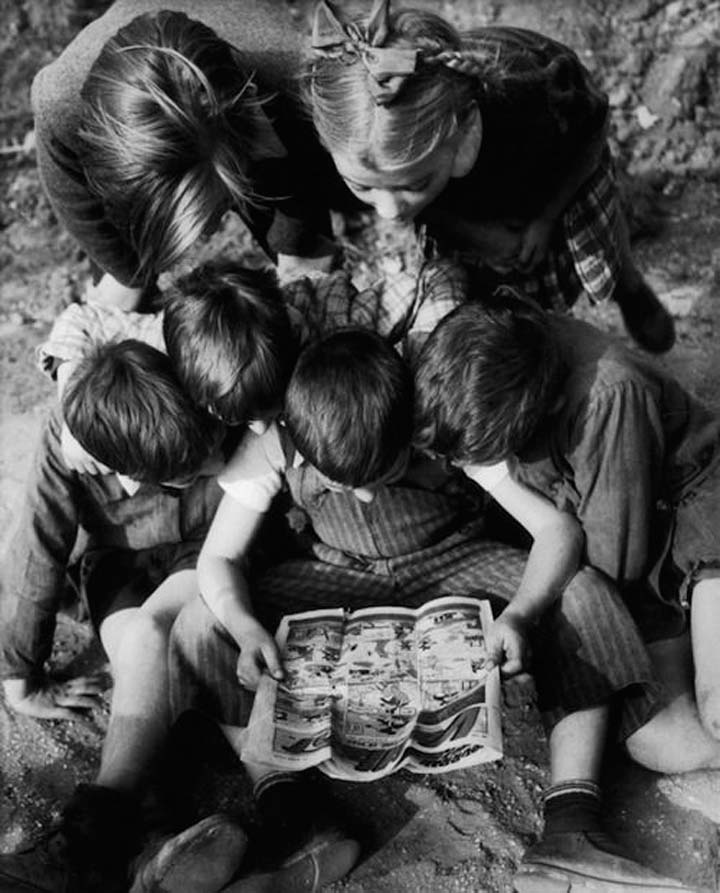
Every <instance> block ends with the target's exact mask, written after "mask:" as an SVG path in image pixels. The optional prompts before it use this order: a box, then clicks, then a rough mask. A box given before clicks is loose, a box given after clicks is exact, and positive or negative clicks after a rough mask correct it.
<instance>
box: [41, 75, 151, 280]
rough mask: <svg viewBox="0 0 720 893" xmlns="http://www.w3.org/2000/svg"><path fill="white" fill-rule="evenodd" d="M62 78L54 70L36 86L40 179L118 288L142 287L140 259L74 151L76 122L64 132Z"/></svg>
mask: <svg viewBox="0 0 720 893" xmlns="http://www.w3.org/2000/svg"><path fill="white" fill-rule="evenodd" d="M57 73H58V71H57V68H56V67H55V66H54V65H50V66H48V67H47V68H45V69H43V70H42V71H40V72H39V73H38V75H37V77H36V78H35V80H34V82H33V85H32V104H33V111H34V113H35V139H36V156H37V164H38V170H39V172H40V179H41V181H42V184H43V187H44V189H45V192H46V194H47V197H48V199H49V201H50V204H51V205H52V208H53V211H54V212H55V215H56V216H57V218H58V220H59V221H60V223H61V224H62V226H64V227H65V229H66V230H67V231H68V232H69V233H70V235H71V236H73V238H74V239H75V240H76V241H77V242H78V244H79V245H80V247H81V248H82V249H83V250H84V251H85V252H87V254H88V255H89V256H90V257H91V258H92V260H93V261H94V262H95V263H96V264H97V265H98V267H100V269H102V270H103V271H105V272H107V273H110V274H111V275H112V276H114V277H115V279H117V280H118V282H121V283H122V284H123V285H127V286H134V287H137V286H139V285H141V284H142V282H141V279H140V277H138V269H139V260H138V256H137V253H136V252H135V251H134V250H133V249H132V248H131V246H130V245H129V243H128V242H127V241H126V240H125V239H124V238H123V237H122V235H121V234H120V232H119V231H118V229H117V228H116V227H115V226H114V225H113V224H112V223H111V222H110V220H109V219H108V218H107V216H106V214H105V209H104V207H103V204H102V202H101V201H100V199H99V198H98V197H97V196H96V195H94V194H93V193H92V191H91V189H90V186H89V184H88V181H87V177H86V176H85V171H84V170H83V166H82V163H81V162H80V158H79V157H78V154H77V150H76V148H75V147H74V146H73V145H72V141H73V138H74V137H73V134H72V133H66V132H64V131H67V130H68V128H70V127H74V126H75V121H74V120H73V121H72V122H71V123H70V124H65V125H64V130H63V120H64V119H63V117H62V113H61V112H59V111H58V110H57V108H56V107H55V103H56V96H55V91H54V88H53V84H52V79H53V78H54V77H56V76H57ZM77 101H78V102H80V97H79V96H78V99H77Z"/></svg>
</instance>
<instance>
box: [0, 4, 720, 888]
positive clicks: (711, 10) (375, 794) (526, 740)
mask: <svg viewBox="0 0 720 893" xmlns="http://www.w3.org/2000/svg"><path fill="white" fill-rule="evenodd" d="M103 5H104V4H103V3H98V2H95V3H93V2H91V0H56V2H54V3H52V4H49V3H44V2H42V0H0V21H2V22H3V23H4V24H3V28H2V29H0V30H2V31H3V32H4V33H3V34H0V382H1V385H0V421H1V426H0V558H3V559H4V556H5V554H6V548H7V543H8V541H9V537H10V535H11V533H12V529H13V524H14V520H15V518H16V516H17V507H18V505H19V502H20V500H21V498H22V488H23V485H24V480H25V476H26V473H27V469H28V466H29V462H30V457H31V453H32V448H33V443H34V441H35V438H36V436H37V432H38V430H39V426H40V424H41V421H42V419H43V417H44V415H45V412H46V410H47V408H48V407H49V406H50V405H51V403H52V400H53V387H52V386H51V383H49V382H48V381H47V380H45V379H44V378H43V377H42V376H41V375H40V373H39V372H37V370H36V369H35V367H34V349H35V347H36V346H37V345H38V344H39V343H40V342H41V341H42V340H43V338H44V337H45V336H46V334H47V332H48V330H49V326H50V324H51V322H52V320H53V318H54V317H55V316H56V314H57V313H58V311H59V310H60V309H62V308H63V307H64V306H66V305H67V304H68V303H69V302H70V301H74V300H78V299H79V298H80V296H81V294H82V289H83V287H84V283H85V280H86V278H87V276H88V270H89V267H88V262H87V259H86V258H85V257H84V256H83V255H82V253H81V252H79V250H78V249H77V248H76V246H75V245H74V244H73V242H72V240H71V239H70V238H69V237H68V236H67V235H66V234H64V233H63V232H62V231H61V230H60V229H59V227H58V226H57V224H56V222H55V220H54V218H53V215H52V212H51V210H50V208H49V206H48V204H47V202H46V200H45V198H44V197H43V195H42V190H41V188H40V185H39V181H38V176H37V172H36V170H35V166H34V153H33V143H32V117H31V114H30V111H29V102H28V90H29V84H30V81H31V79H32V76H33V73H34V72H35V71H36V70H37V69H38V68H39V67H40V66H41V65H42V64H43V63H44V62H46V61H47V60H49V59H50V58H52V57H53V56H54V55H55V54H56V53H57V52H58V51H59V50H60V49H61V47H62V46H63V45H64V44H65V43H66V42H67V41H68V40H69V39H70V37H71V35H72V34H73V33H74V32H75V31H76V30H77V29H78V28H79V27H81V26H82V25H83V24H84V23H85V22H87V21H88V20H89V19H90V18H92V17H93V15H95V14H97V12H98V11H99V10H100V9H101V8H102V7H103ZM105 5H106V4H105ZM291 5H292V6H293V7H294V8H295V9H296V11H297V14H298V17H299V18H302V16H303V15H304V13H305V11H306V7H307V4H306V3H304V2H297V3H294V4H291ZM415 5H418V6H426V7H432V8H435V9H439V10H440V11H441V12H444V13H446V14H447V15H448V16H450V17H451V18H453V19H454V20H455V21H456V22H457V23H458V24H460V25H462V26H467V25H471V24H484V23H486V22H490V21H499V20H500V21H505V22H511V23H514V24H518V25H525V26H529V27H535V28H537V29H538V30H544V31H546V32H547V33H550V34H553V35H556V36H559V37H561V38H562V39H565V40H566V41H567V42H568V43H570V44H572V45H573V46H575V47H576V48H577V49H578V51H579V52H581V54H582V56H583V59H584V61H585V62H586V63H587V64H588V65H589V67H591V68H592V69H593V70H595V71H596V73H597V74H598V76H599V77H600V78H601V79H602V81H603V83H604V85H605V86H606V88H607V89H608V91H609V92H610V96H611V103H612V106H613V135H612V143H613V149H614V152H615V155H616V157H617V158H618V161H619V163H620V167H621V170H622V171H623V173H624V174H625V175H626V179H625V180H624V182H625V187H626V194H627V196H628V203H629V210H630V212H631V218H632V221H633V228H634V231H635V234H636V235H637V236H638V241H637V243H636V249H637V256H638V259H639V262H640V266H641V268H642V269H643V270H644V271H645V273H646V275H647V277H648V279H649V281H650V282H651V284H652V285H653V286H654V287H655V288H656V289H657V291H658V294H659V295H660V296H661V298H662V299H663V301H664V302H665V303H666V305H667V306H668V307H669V308H670V310H671V311H672V313H673V316H674V317H675V321H676V325H677V331H678V340H677V344H676V346H675V348H674V349H673V351H672V352H671V353H670V354H669V355H668V356H667V357H665V358H663V359H662V360H661V362H662V364H663V365H665V366H666V367H667V368H669V369H671V370H673V371H674V372H675V373H676V374H677V375H678V377H680V378H681V380H683V381H684V382H685V383H686V384H687V385H688V386H689V387H690V388H691V389H693V390H694V391H695V392H696V393H697V394H698V395H700V396H701V397H703V398H704V399H706V400H708V401H710V402H712V403H714V404H717V405H718V407H719V408H720V350H718V347H717V345H716V337H715V336H716V331H718V330H719V329H720V81H719V72H720V64H719V62H718V51H717V47H718V45H719V44H720V3H717V2H702V0H695V2H684V0H675V2H657V0H632V2H625V3H616V4H613V3H611V2H601V0H595V2H590V0H585V2H580V3H577V4H576V3H572V2H570V0H568V2H564V3H563V2H560V0H544V2H536V3H530V2H514V0H509V2H505V3H502V4H500V3H488V4H484V5H483V7H482V12H480V11H479V10H478V7H479V6H480V4H475V3H474V2H472V0H445V2H442V3H434V4H433V3H430V2H416V3H415ZM342 223H343V222H342V221H338V225H339V229H343V238H344V239H345V241H346V243H347V258H348V263H349V264H351V265H352V267H353V269H354V270H355V271H356V272H357V273H358V275H359V276H360V277H364V278H365V279H372V278H373V276H374V274H375V271H376V269H377V258H378V256H379V254H380V253H381V252H382V253H385V254H388V253H389V254H391V255H393V256H395V257H396V263H397V264H398V265H401V264H402V263H403V243H401V242H398V240H397V239H396V238H394V237H393V235H392V234H390V233H388V232H387V231H386V230H382V229H375V228H373V227H372V226H371V224H370V223H369V218H358V219H355V220H353V221H350V224H349V225H348V226H345V227H343V226H342ZM217 251H226V252H227V251H232V252H235V253H237V254H238V255H240V256H243V257H246V258H247V257H250V256H252V257H251V259H252V260H253V261H257V260H258V259H259V256H258V253H257V250H256V249H254V248H253V246H252V245H251V244H250V243H249V241H248V239H247V237H246V235H245V234H244V233H243V232H242V231H240V230H239V228H238V227H237V225H235V224H233V223H232V221H230V222H229V224H228V226H227V227H226V228H225V229H224V230H223V232H221V233H220V234H219V235H218V236H217V237H216V238H215V239H213V241H212V242H211V243H210V244H208V245H205V246H202V247H201V248H200V249H199V251H198V256H207V255H210V254H213V253H214V252H217ZM578 312H579V313H580V314H582V315H583V316H585V317H586V318H588V319H590V320H592V321H594V322H595V323H596V324H598V325H600V326H603V327H606V328H609V329H612V330H614V331H617V332H619V333H622V327H621V325H620V322H619V317H618V314H617V312H616V310H615V308H613V307H603V308H589V307H581V308H579V310H578ZM53 663H54V665H55V667H57V668H61V669H63V668H64V669H68V670H74V669H77V668H78V667H94V666H98V665H101V664H102V655H101V654H100V652H99V650H98V649H97V647H96V646H95V645H94V644H93V643H92V640H91V636H90V634H89V632H88V630H87V629H86V628H85V627H84V626H82V625H80V624H77V623H75V622H74V621H70V620H65V619H63V620H62V622H61V624H60V627H59V632H58V637H57V646H56V650H55V655H54V658H53ZM505 699H506V705H505V714H504V726H505V740H506V755H505V757H504V759H503V760H502V761H501V762H500V763H497V764H494V765H491V766H488V767H482V768H477V769H469V770H463V771H455V772H452V773H448V774H447V775H442V776H437V777H424V776H414V775H411V774H410V773H400V774H398V775H396V776H393V777H392V778H390V779H387V780H385V781H382V782H376V783H372V784H368V785H338V784H334V785H333V789H334V791H335V793H336V794H337V796H338V797H339V798H340V799H341V800H342V801H343V803H344V804H345V805H346V809H347V812H348V815H349V816H352V817H353V819H355V820H356V821H357V822H358V823H359V824H360V826H361V828H362V829H363V832H364V836H365V839H366V842H367V857H366V858H365V859H364V861H363V862H362V864H361V865H360V866H359V867H358V868H357V869H356V870H355V871H354V872H353V873H352V875H351V876H350V877H349V878H348V879H347V880H346V881H345V882H344V883H342V884H338V885H337V886H336V889H337V890H338V891H339V890H345V891H346V893H410V891H413V893H450V891H455V893H469V891H482V893H500V891H509V890H511V889H512V875H513V871H514V870H515V868H516V866H517V863H518V861H519V859H520V857H521V855H522V852H523V850H524V849H525V847H526V846H528V845H529V844H530V843H532V842H533V840H534V839H535V838H536V835H537V833H538V831H539V828H540V818H539V815H540V813H539V810H540V795H541V791H542V789H543V786H544V785H545V784H546V782H547V777H548V774H547V751H546V744H545V739H544V736H543V732H542V728H541V726H540V723H539V720H538V716H537V712H536V709H535V707H534V703H533V699H532V690H531V689H530V688H527V687H525V688H522V687H516V686H508V687H507V689H506V693H505ZM106 721H107V709H106V707H105V708H98V709H97V710H95V711H94V712H93V714H92V715H90V716H88V717H87V718H86V719H84V720H81V719H79V720H77V721H74V722H72V723H48V722H39V721H35V720H32V719H26V718H22V717H17V716H15V715H13V714H11V713H10V712H8V711H7V710H6V709H5V707H4V705H3V704H2V703H1V702H0V851H3V852H6V851H11V850H13V849H15V848H16V847H18V846H19V845H20V844H21V843H22V842H24V841H25V840H27V839H28V837H30V836H32V835H35V834H37V833H38V832H40V831H42V830H43V829H44V828H46V827H47V826H48V824H49V823H50V822H51V821H52V820H53V819H54V818H55V817H57V815H58V810H59V808H60V806H61V805H62V803H63V802H64V801H65V800H66V799H67V797H68V796H69V794H70V793H71V792H72V789H73V787H74V785H75V784H76V783H77V782H78V781H79V780H89V779H90V778H91V777H92V774H93V771H94V768H95V767H96V766H97V760H98V753H99V747H100V742H101V740H102V733H103V729H104V727H105V724H106ZM203 741H204V739H202V738H200V740H199V741H198V740H197V736H196V737H193V736H188V737H187V739H181V741H180V744H179V745H178V746H180V747H183V746H184V747H186V748H187V752H188V756H189V759H190V761H191V762H193V761H194V763H195V769H196V773H195V777H194V778H193V796H194V798H195V805H196V807H197V809H198V810H199V811H201V812H203V811H207V810H209V809H214V808H218V807H220V808H225V809H228V810H230V811H231V812H234V813H236V814H237V815H238V816H239V817H241V818H245V817H247V816H248V808H247V790H246V785H245V783H244V782H243V780H242V779H240V778H239V777H238V774H237V772H236V767H235V766H234V765H233V764H232V762H231V761H229V760H228V759H227V756H226V755H223V754H218V753H217V750H216V748H214V747H212V746H211V743H206V744H207V746H204V745H203ZM606 794H607V798H608V807H609V816H610V819H611V828H612V830H613V831H614V833H615V834H616V835H617V836H618V837H619V838H620V839H621V840H623V841H624V842H626V843H627V844H628V845H629V847H630V849H631V851H633V852H634V853H635V854H636V856H637V858H638V859H640V860H641V861H643V862H646V863H647V864H649V865H651V866H652V867H654V868H655V869H656V870H658V871H661V872H663V873H666V874H669V875H671V876H674V877H677V878H679V879H682V880H684V881H685V882H686V883H687V884H689V885H690V886H692V887H694V888H697V889H698V890H699V889H707V890H717V889H718V880H719V878H720V852H719V850H720V836H719V834H718V823H720V777H718V775H717V774H712V773H695V774H692V775H689V776H682V777H681V776H661V775H657V774H654V773H651V772H647V771H644V770H640V769H639V768H637V767H635V766H633V765H631V764H630V763H629V762H627V761H626V760H625V759H624V758H623V756H622V755H621V754H620V753H615V752H612V753H610V754H609V758H608V766H607V777H606Z"/></svg>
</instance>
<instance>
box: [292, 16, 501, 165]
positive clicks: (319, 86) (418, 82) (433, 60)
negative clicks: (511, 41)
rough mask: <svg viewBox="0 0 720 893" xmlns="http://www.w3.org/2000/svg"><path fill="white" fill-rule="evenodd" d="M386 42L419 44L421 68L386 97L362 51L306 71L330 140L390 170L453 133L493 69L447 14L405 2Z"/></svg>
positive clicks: (318, 124)
mask: <svg viewBox="0 0 720 893" xmlns="http://www.w3.org/2000/svg"><path fill="white" fill-rule="evenodd" d="M389 23H390V30H389V33H388V36H387V38H386V39H385V40H384V42H383V44H382V46H383V47H385V48H390V47H394V48H402V49H416V50H418V51H419V53H418V62H417V66H416V70H415V71H414V72H413V73H412V74H410V75H408V76H407V77H406V78H404V79H403V81H402V85H401V87H400V89H399V90H398V92H397V95H396V96H395V97H394V98H393V99H392V101H390V102H384V103H378V102H377V101H376V100H375V98H374V96H373V90H372V88H371V85H370V78H371V77H372V75H371V74H370V72H369V71H368V69H367V67H366V66H365V65H363V64H362V61H361V58H360V57H359V56H357V58H355V59H350V60H348V59H347V58H333V57H327V56H319V57H318V58H316V59H314V60H313V62H312V63H311V64H310V66H309V69H308V71H307V76H306V89H305V96H306V101H307V103H308V105H309V108H310V110H311V114H312V117H313V121H314V124H315V128H316V130H317V132H318V135H319V137H320V140H321V141H322V143H323V145H324V146H325V148H326V149H327V150H328V151H329V152H330V153H331V154H333V155H335V154H338V155H349V156H351V157H353V158H355V159H358V160H359V161H361V162H362V163H363V164H364V165H365V166H367V167H370V168H371V169H375V170H379V171H383V170H392V169H393V168H398V167H404V166H405V165H409V164H414V163H417V162H419V161H422V160H423V159H424V158H426V157H427V156H428V155H430V154H431V153H432V152H433V151H435V149H437V148H438V146H440V145H441V144H442V143H444V142H445V140H447V139H448V138H450V137H451V136H452V135H453V134H454V133H455V131H456V129H457V127H458V125H459V124H460V123H461V122H462V120H463V118H464V117H465V116H466V115H467V113H468V112H469V110H470V108H471V106H472V103H473V101H474V100H476V99H477V97H478V94H479V91H480V90H481V89H482V81H481V80H480V78H479V77H478V76H479V75H481V74H482V75H483V76H484V77H485V78H489V77H493V74H492V71H493V66H494V62H495V60H494V59H493V58H492V56H490V55H489V54H488V53H487V52H481V51H475V50H470V49H469V48H467V47H463V41H462V37H461V35H460V34H459V33H458V32H457V31H456V30H455V29H454V28H453V27H452V25H450V24H449V23H448V22H446V21H445V20H444V19H443V18H441V17H440V16H437V15H434V14H433V13H428V12H422V11H420V10H412V9H408V10H402V11H400V12H397V13H395V14H391V15H390V17H389Z"/></svg>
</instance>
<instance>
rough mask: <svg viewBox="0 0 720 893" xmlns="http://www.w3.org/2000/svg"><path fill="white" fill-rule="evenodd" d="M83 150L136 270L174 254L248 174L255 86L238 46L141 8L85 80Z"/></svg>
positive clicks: (215, 215)
mask: <svg viewBox="0 0 720 893" xmlns="http://www.w3.org/2000/svg"><path fill="white" fill-rule="evenodd" d="M82 97H83V103H84V105H83V120H82V126H81V128H80V139H81V149H80V158H81V161H82V165H83V169H84V171H85V175H86V177H87V180H88V183H89V184H90V187H91V189H92V190H93V191H94V192H95V194H96V195H97V196H98V197H99V198H100V200H101V201H102V203H103V206H104V208H105V213H106V214H107V216H108V219H109V220H111V222H112V223H113V224H114V225H115V226H116V227H117V229H118V231H119V232H120V233H121V234H122V236H123V238H125V239H126V240H127V241H128V243H129V244H130V245H131V246H132V248H133V249H134V250H135V251H136V252H137V254H138V258H139V262H140V270H139V274H138V277H139V278H140V279H144V280H149V279H150V278H152V276H153V275H154V274H155V273H156V272H158V271H161V270H165V269H167V268H169V267H170V266H172V265H173V264H174V263H175V262H176V261H177V260H178V259H179V258H180V257H181V255H182V254H184V252H185V251H186V250H187V249H188V248H189V247H190V246H192V245H193V244H194V243H195V242H196V240H197V239H198V238H199V237H200V236H202V235H203V234H206V233H207V232H209V231H210V230H211V229H212V228H213V227H215V226H217V224H218V222H219V220H220V217H221V215H222V213H223V212H224V211H226V210H227V209H228V208H229V207H230V206H231V205H233V206H239V207H240V208H242V207H243V206H245V205H247V204H248V203H250V204H252V203H253V202H255V201H256V198H257V197H256V196H255V195H254V193H253V189H252V183H251V181H250V178H249V176H248V174H247V167H248V159H249V158H250V156H251V155H252V154H253V150H254V147H255V143H256V142H257V141H258V139H259V133H258V127H257V125H256V123H255V120H256V109H257V108H258V106H260V105H261V104H262V102H263V101H264V100H263V99H260V98H258V95H257V92H256V90H255V87H254V85H253V83H252V79H251V76H250V74H249V73H248V72H247V71H246V70H245V69H244V66H243V64H242V59H241V58H240V56H239V54H238V52H237V51H236V50H235V49H234V48H233V47H232V46H230V44H228V43H227V42H226V41H224V40H222V39H221V38H219V37H218V36H217V34H215V32H214V31H212V30H211V29H210V28H208V27H207V26H206V25H203V24H202V23H201V22H198V21H195V20H193V19H190V18H188V17H187V16H186V15H184V14H183V13H179V12H172V11H167V10H166V11H162V12H158V13H157V14H155V15H151V14H149V13H146V14H144V15H141V16H138V17H137V18H135V19H133V20H132V21H131V22H130V23H129V24H128V25H126V26H125V27H124V28H121V29H120V30H119V31H118V32H117V34H115V35H114V36H113V37H112V38H111V39H110V40H108V42H107V43H106V44H105V46H104V47H103V49H102V51H101V52H100V55H99V56H98V58H97V60H96V61H95V63H94V64H93V66H92V68H91V70H90V73H89V75H88V77H87V79H86V81H85V84H84V86H83V90H82Z"/></svg>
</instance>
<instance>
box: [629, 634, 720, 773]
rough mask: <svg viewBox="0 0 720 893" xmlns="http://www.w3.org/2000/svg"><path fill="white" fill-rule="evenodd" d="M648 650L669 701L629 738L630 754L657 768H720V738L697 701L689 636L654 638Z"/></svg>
mask: <svg viewBox="0 0 720 893" xmlns="http://www.w3.org/2000/svg"><path fill="white" fill-rule="evenodd" d="M648 652H649V653H650V657H651V659H652V661H653V665H654V667H655V671H656V673H657V675H658V677H659V679H660V680H661V681H662V682H663V683H664V684H665V686H666V688H667V690H668V692H669V703H668V705H667V706H666V707H665V708H664V709H663V710H661V711H660V713H658V714H656V716H654V717H653V718H652V719H651V720H650V722H648V723H646V724H645V725H644V726H642V727H641V728H640V729H638V730H637V731H636V732H634V733H633V734H632V735H631V736H630V737H629V738H628V739H627V741H626V742H625V743H626V746H627V750H628V753H629V755H630V756H631V757H632V759H634V760H635V761H636V762H638V763H640V765H641V766H645V767H646V768H648V769H652V770H654V771H655V772H666V773H674V772H692V771H694V770H696V769H717V768H720V742H718V741H717V740H716V739H715V738H713V736H712V735H711V734H710V733H709V732H708V730H707V729H706V728H705V727H704V726H703V724H702V723H701V721H700V715H699V713H698V708H697V705H696V703H695V697H694V692H693V677H692V655H691V652H690V642H689V640H688V637H687V636H678V637H677V638H674V639H666V640H663V641H661V642H654V643H652V644H651V645H649V646H648Z"/></svg>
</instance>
